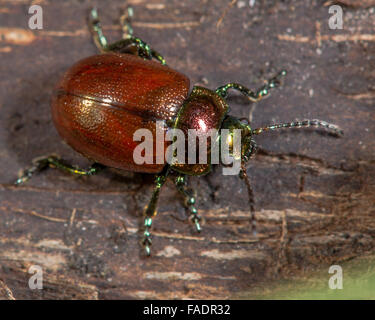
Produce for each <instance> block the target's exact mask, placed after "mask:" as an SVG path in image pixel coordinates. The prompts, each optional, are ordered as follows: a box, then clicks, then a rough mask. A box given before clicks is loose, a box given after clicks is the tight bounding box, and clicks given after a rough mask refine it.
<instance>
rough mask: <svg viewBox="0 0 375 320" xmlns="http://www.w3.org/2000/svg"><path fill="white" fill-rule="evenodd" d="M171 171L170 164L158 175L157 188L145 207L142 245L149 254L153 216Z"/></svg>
mask: <svg viewBox="0 0 375 320" xmlns="http://www.w3.org/2000/svg"><path fill="white" fill-rule="evenodd" d="M168 173H169V166H168V165H167V166H166V167H165V168H164V170H163V171H162V173H160V174H159V175H157V176H156V179H155V184H156V185H155V188H154V191H153V193H152V196H151V200H150V202H149V203H148V205H147V207H146V208H145V210H144V212H143V215H144V232H143V239H142V245H143V247H144V248H145V251H146V254H147V255H148V256H149V255H150V254H151V248H150V246H151V244H152V240H151V232H150V229H151V226H152V218H153V217H155V216H156V214H157V210H156V208H157V204H158V200H159V193H160V189H161V187H162V186H163V185H164V183H165V181H166V180H167V176H168Z"/></svg>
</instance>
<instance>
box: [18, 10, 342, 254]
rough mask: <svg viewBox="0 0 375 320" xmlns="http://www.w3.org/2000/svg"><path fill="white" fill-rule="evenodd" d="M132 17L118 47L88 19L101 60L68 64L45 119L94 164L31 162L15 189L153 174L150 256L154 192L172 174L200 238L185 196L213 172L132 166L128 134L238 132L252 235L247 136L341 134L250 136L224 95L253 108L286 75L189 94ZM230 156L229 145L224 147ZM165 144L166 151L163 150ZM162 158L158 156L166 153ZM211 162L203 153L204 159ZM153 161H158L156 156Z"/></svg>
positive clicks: (251, 146) (147, 238)
mask: <svg viewBox="0 0 375 320" xmlns="http://www.w3.org/2000/svg"><path fill="white" fill-rule="evenodd" d="M131 16H132V10H131V9H128V11H127V13H126V14H124V15H123V16H122V17H121V19H120V20H121V23H122V27H123V30H124V37H123V39H122V40H120V41H117V42H115V43H113V44H108V42H107V40H106V38H105V37H104V35H103V32H102V28H101V24H100V21H99V18H98V13H97V10H96V9H95V8H94V9H92V10H91V12H90V19H89V24H90V29H91V31H92V34H93V38H94V42H95V44H96V45H97V47H98V49H99V50H100V54H98V55H94V56H91V57H88V58H85V59H83V60H81V61H79V62H77V63H76V64H74V65H73V66H72V67H71V68H70V69H69V70H68V71H67V72H66V73H65V74H64V75H63V77H62V79H61V81H60V82H59V83H58V85H57V86H56V88H55V90H54V93H53V97H52V102H51V111H52V119H53V123H54V125H55V127H56V129H57V131H58V133H59V134H60V136H61V137H62V139H64V140H65V141H66V142H67V143H68V144H69V145H70V146H71V147H72V148H73V149H75V150H76V151H78V152H79V153H81V154H82V155H84V156H85V157H87V158H88V159H91V160H92V161H93V162H94V164H93V165H92V166H91V167H90V168H88V169H81V168H78V167H75V166H72V165H69V164H67V163H66V162H65V161H63V160H62V159H60V158H59V157H57V156H48V157H44V158H39V159H36V160H35V161H34V165H33V166H32V167H31V168H29V169H27V170H24V171H23V172H22V174H21V175H20V177H19V179H18V180H17V181H16V182H15V184H16V185H20V184H22V183H24V182H26V181H27V180H29V179H30V178H31V176H32V175H33V174H34V173H36V172H38V171H41V170H43V169H45V168H48V167H52V168H58V169H61V170H65V171H67V172H70V173H72V174H76V175H82V176H83V175H94V174H97V173H98V172H100V170H102V169H103V168H105V167H113V168H118V169H122V170H128V171H133V172H143V173H150V174H155V175H156V178H155V188H154V191H153V193H152V196H151V199H150V201H149V203H148V205H147V206H146V207H145V210H144V232H143V239H142V245H143V247H144V249H145V252H146V254H147V255H150V252H151V250H150V246H151V243H152V241H151V233H150V229H151V226H152V222H153V218H154V217H155V215H156V213H157V202H158V197H159V193H160V189H161V188H162V186H163V184H164V183H165V181H166V179H167V177H168V175H170V174H171V173H172V172H173V173H176V174H177V177H176V178H175V185H176V187H177V190H178V191H179V192H180V193H181V194H182V195H183V196H184V198H185V205H186V207H187V209H188V212H189V218H190V220H191V221H192V222H193V223H194V225H195V227H196V230H197V231H198V232H199V231H200V230H201V225H200V221H201V216H200V215H199V214H198V211H197V209H196V206H195V203H196V197H195V193H194V192H193V191H192V190H191V189H189V188H187V177H188V176H202V175H205V174H208V173H209V172H210V171H211V167H212V164H211V163H205V164H200V163H198V164H184V163H179V162H176V163H174V164H169V163H166V162H165V161H164V162H162V163H151V164H141V165H140V164H137V163H135V161H134V158H133V153H134V150H135V148H136V147H137V145H138V142H137V141H134V139H133V136H134V132H135V131H136V130H137V129H139V128H146V129H149V130H150V131H151V132H152V134H153V135H155V122H156V121H157V120H163V121H165V123H166V128H165V129H166V130H168V129H171V128H173V129H176V128H177V129H181V130H182V131H184V132H186V130H189V129H195V130H197V131H198V132H200V133H202V134H204V133H205V132H207V130H208V129H227V130H228V131H229V137H231V138H233V135H234V132H235V130H240V132H241V138H242V140H241V150H240V160H241V170H240V173H239V176H240V178H242V179H243V180H244V181H245V183H246V187H247V191H248V196H249V209H250V216H251V221H252V227H253V229H255V216H254V213H255V209H254V196H253V191H252V188H251V184H250V181H249V178H248V176H247V173H246V168H245V164H246V162H248V161H249V159H250V157H251V156H252V155H253V154H254V152H255V151H256V143H255V141H254V140H253V136H255V135H258V134H261V133H263V132H265V131H268V130H276V129H280V128H300V127H311V126H314V127H323V128H325V129H327V130H329V131H332V133H334V134H336V135H341V134H342V131H341V130H340V129H339V128H338V127H337V126H336V125H333V124H330V123H328V122H325V121H321V120H303V121H294V122H289V123H280V124H273V125H269V126H265V127H262V128H256V129H253V128H251V126H250V124H249V122H248V121H245V122H244V121H243V120H241V119H238V118H236V117H234V116H231V115H229V107H228V103H227V101H226V97H227V95H228V91H229V90H230V89H232V90H237V91H239V92H241V93H242V94H244V95H245V96H247V97H248V98H249V100H250V101H251V102H258V101H260V100H261V99H263V98H265V97H266V96H268V95H269V92H270V90H271V89H274V88H276V87H277V86H279V85H280V81H281V78H282V77H284V76H285V75H286V71H284V70H283V71H281V72H279V73H278V74H277V75H276V76H275V77H273V78H272V79H270V80H268V81H267V82H266V83H265V85H263V86H262V87H261V88H260V89H258V90H256V91H252V90H250V89H248V88H247V87H245V86H243V85H241V84H238V83H228V84H225V85H223V86H220V87H218V88H216V89H215V90H210V89H207V88H204V87H201V86H194V87H193V88H192V91H191V92H190V94H189V89H190V81H189V79H188V77H186V76H185V75H183V74H182V73H179V72H177V71H175V70H173V69H172V68H170V67H168V66H167V65H166V62H165V59H164V57H163V56H162V55H161V54H160V53H159V52H157V51H156V50H154V49H153V48H151V47H150V46H149V45H148V44H147V43H145V42H144V41H143V40H141V39H140V38H137V37H135V36H134V35H133V29H132V28H131V25H130V18H131ZM219 140H220V136H219V139H218V140H213V141H211V143H213V144H215V143H218V141H219ZM227 143H228V144H229V147H230V148H231V149H230V150H231V151H230V152H231V153H232V155H233V148H232V147H233V146H232V145H231V139H229V140H228V142H227ZM166 147H167V144H165V145H164V150H165V148H166ZM164 150H163V151H164ZM207 153H208V156H210V154H209V151H207ZM153 156H154V157H156V156H158V155H157V154H156V152H154V154H153Z"/></svg>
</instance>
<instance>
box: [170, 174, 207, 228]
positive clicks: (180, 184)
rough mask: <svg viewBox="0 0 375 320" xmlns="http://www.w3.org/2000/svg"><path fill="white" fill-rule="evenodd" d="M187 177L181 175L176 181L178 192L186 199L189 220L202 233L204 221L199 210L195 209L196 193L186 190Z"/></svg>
mask: <svg viewBox="0 0 375 320" xmlns="http://www.w3.org/2000/svg"><path fill="white" fill-rule="evenodd" d="M186 184H187V177H186V175H183V174H181V175H179V176H178V177H177V178H176V180H175V185H176V187H177V190H178V191H179V192H180V193H181V194H182V196H183V197H184V198H185V207H186V208H187V209H188V210H189V219H190V220H191V221H192V222H193V223H194V225H195V229H196V230H197V232H201V230H202V229H201V225H200V223H199V222H200V221H201V220H202V218H201V216H200V215H199V214H198V210H197V209H196V208H195V206H194V205H195V202H196V197H195V195H194V193H195V192H193V190H191V189H187V188H186Z"/></svg>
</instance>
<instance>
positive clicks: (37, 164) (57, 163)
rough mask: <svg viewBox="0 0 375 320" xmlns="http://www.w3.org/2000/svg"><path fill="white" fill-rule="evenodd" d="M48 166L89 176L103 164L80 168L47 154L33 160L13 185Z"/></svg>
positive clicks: (100, 168) (20, 182)
mask: <svg viewBox="0 0 375 320" xmlns="http://www.w3.org/2000/svg"><path fill="white" fill-rule="evenodd" d="M48 167H50V168H57V169H60V170H64V171H67V172H69V173H72V174H76V175H80V176H90V175H94V174H97V173H98V172H99V171H101V170H102V169H103V168H104V166H103V165H101V164H99V163H94V164H93V165H92V166H91V167H90V168H88V169H80V168H77V167H74V166H71V165H69V164H66V163H65V162H64V161H63V160H61V159H59V158H58V157H56V156H49V157H46V158H39V159H35V160H34V161H33V166H32V167H31V168H29V169H26V170H24V171H23V173H22V174H21V175H20V177H19V178H18V179H17V180H16V182H15V183H14V184H15V185H20V184H23V183H25V182H26V181H28V180H29V179H30V178H31V177H32V176H33V174H34V173H36V172H40V171H42V170H44V169H47V168H48Z"/></svg>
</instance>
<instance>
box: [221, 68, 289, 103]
mask: <svg viewBox="0 0 375 320" xmlns="http://www.w3.org/2000/svg"><path fill="white" fill-rule="evenodd" d="M285 75H286V71H285V70H282V71H280V72H279V73H278V74H277V75H276V76H274V77H273V78H271V79H269V80H268V81H267V82H266V84H265V85H264V86H262V87H260V88H259V89H258V90H256V91H252V90H250V89H248V88H246V87H245V86H243V85H242V84H239V83H234V82H232V83H228V84H226V85H223V86H221V87H218V88H217V89H216V93H217V94H219V95H220V96H221V97H223V98H226V97H227V96H228V90H229V89H233V90H237V91H240V92H241V93H242V94H244V95H245V96H247V97H248V98H249V99H250V100H251V101H252V102H258V101H259V100H261V99H263V98H265V97H267V96H268V95H269V94H270V90H271V89H274V88H276V87H278V86H279V85H280V80H281V78H282V77H284V76H285Z"/></svg>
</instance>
